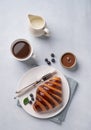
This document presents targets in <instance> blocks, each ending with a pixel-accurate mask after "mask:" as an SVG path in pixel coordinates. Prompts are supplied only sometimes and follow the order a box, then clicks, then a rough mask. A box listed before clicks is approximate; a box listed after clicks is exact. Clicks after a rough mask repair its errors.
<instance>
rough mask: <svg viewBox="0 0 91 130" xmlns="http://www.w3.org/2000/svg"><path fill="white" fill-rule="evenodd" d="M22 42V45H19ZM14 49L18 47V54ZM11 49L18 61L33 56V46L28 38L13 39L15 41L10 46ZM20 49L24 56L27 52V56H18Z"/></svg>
mask: <svg viewBox="0 0 91 130" xmlns="http://www.w3.org/2000/svg"><path fill="white" fill-rule="evenodd" d="M20 43H21V45H22V46H20V45H19V44H20ZM26 45H27V46H26ZM14 47H16V48H14ZM26 47H27V49H26ZM14 49H16V54H17V56H16V55H15V53H14ZM24 49H26V50H24ZM10 50H11V53H12V55H13V57H14V58H15V59H16V60H18V61H26V60H28V59H30V58H31V57H32V56H33V48H32V46H31V44H30V42H29V41H28V40H26V39H17V40H15V41H13V43H12V44H11V46H10ZM20 51H21V52H22V53H23V56H24V55H25V54H27V55H26V56H25V57H22V58H21V57H18V54H19V53H20ZM28 51H29V52H28ZM22 53H20V54H22Z"/></svg>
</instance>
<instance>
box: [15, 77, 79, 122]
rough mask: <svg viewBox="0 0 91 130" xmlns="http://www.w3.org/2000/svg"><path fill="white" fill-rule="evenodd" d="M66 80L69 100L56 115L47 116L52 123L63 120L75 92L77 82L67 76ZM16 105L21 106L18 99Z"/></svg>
mask: <svg viewBox="0 0 91 130" xmlns="http://www.w3.org/2000/svg"><path fill="white" fill-rule="evenodd" d="M67 80H68V83H69V87H70V98H69V101H68V103H67V105H66V107H65V108H64V110H63V111H62V112H60V113H59V114H58V115H56V116H54V117H52V118H49V120H50V121H52V122H54V123H57V124H61V123H62V122H63V121H64V120H65V118H66V115H67V111H68V108H69V106H70V103H71V101H72V98H73V96H74V94H75V92H76V89H77V86H78V82H77V81H75V80H73V79H72V78H68V77H67ZM17 106H19V107H21V105H20V103H19V100H18V101H17Z"/></svg>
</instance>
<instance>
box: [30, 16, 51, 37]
mask: <svg viewBox="0 0 91 130" xmlns="http://www.w3.org/2000/svg"><path fill="white" fill-rule="evenodd" d="M28 18H29V21H30V30H31V33H32V34H33V35H34V36H37V37H40V36H43V35H44V36H49V30H48V28H47V27H46V22H45V19H44V18H43V17H41V16H37V15H32V14H29V15H28Z"/></svg>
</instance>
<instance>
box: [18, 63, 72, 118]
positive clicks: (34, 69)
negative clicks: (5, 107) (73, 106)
mask: <svg viewBox="0 0 91 130" xmlns="http://www.w3.org/2000/svg"><path fill="white" fill-rule="evenodd" d="M41 68H42V69H43V68H45V69H44V71H46V69H48V70H51V71H53V70H56V71H57V72H58V75H59V76H60V77H61V78H62V83H63V87H64V88H63V90H64V95H65V97H64V103H63V106H60V108H59V109H57V110H56V111H53V112H48V113H45V114H39V113H37V112H35V111H34V110H33V108H31V109H30V104H29V105H27V106H25V105H24V104H23V99H24V98H25V97H27V96H28V95H29V93H27V94H24V95H23V96H21V97H19V98H18V99H19V101H20V104H21V106H22V108H23V109H24V110H25V111H26V112H27V113H28V114H30V115H31V116H33V117H36V118H41V119H47V118H51V117H53V116H56V115H57V114H59V113H60V112H61V111H63V109H64V108H65V107H66V105H67V103H68V100H69V95H70V89H69V84H68V81H67V79H66V78H65V76H64V75H63V73H62V72H61V71H59V70H58V69H55V68H54V67H49V66H47V65H42V66H38V67H34V68H32V69H30V70H28V71H27V72H26V73H25V74H24V75H23V76H22V78H21V79H20V81H19V83H18V88H19V89H20V88H22V87H24V86H25V85H28V84H29V83H28V84H27V83H25V81H26V80H25V81H24V79H26V77H27V76H28V75H29V74H30V73H31V72H34V71H36V70H38V69H41ZM51 71H50V72H51ZM47 73H48V72H47ZM30 75H31V74H30ZM32 76H34V75H33V74H32ZM37 76H38V75H37ZM37 78H38V77H37ZM32 82H34V81H32ZM34 93H35V92H34ZM65 93H66V94H65ZM28 97H29V96H28Z"/></svg>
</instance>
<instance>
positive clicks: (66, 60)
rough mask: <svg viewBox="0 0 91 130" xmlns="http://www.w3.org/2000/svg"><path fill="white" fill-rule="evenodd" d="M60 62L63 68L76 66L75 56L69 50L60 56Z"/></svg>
mask: <svg viewBox="0 0 91 130" xmlns="http://www.w3.org/2000/svg"><path fill="white" fill-rule="evenodd" d="M60 62H61V64H62V66H63V67H64V68H67V69H73V68H75V67H76V64H77V60H76V56H75V55H74V54H73V53H71V52H66V53H64V54H63V55H62V56H61V59H60Z"/></svg>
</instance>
